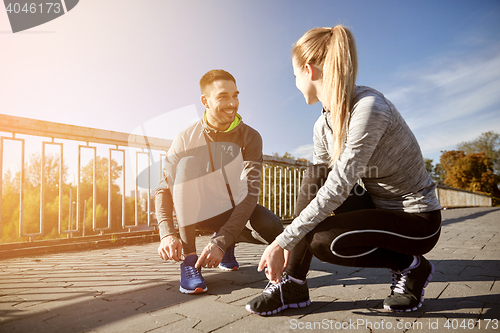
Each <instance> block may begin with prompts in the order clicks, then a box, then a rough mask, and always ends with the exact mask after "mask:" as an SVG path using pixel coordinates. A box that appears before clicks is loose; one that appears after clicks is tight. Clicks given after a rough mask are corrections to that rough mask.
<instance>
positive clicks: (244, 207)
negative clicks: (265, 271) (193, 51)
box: [155, 69, 283, 294]
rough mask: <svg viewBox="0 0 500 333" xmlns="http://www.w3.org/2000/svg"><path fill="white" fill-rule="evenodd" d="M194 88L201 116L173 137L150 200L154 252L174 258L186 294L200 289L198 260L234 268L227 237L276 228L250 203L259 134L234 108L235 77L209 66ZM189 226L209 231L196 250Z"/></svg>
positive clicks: (252, 237) (259, 238)
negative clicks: (157, 242) (156, 225)
mask: <svg viewBox="0 0 500 333" xmlns="http://www.w3.org/2000/svg"><path fill="white" fill-rule="evenodd" d="M200 89H201V94H202V95H201V103H202V104H203V106H204V107H205V113H204V116H203V118H202V119H200V120H199V121H197V122H196V123H194V124H192V125H190V126H189V127H187V128H186V129H184V130H182V131H181V132H180V133H179V134H177V136H176V137H175V139H174V141H173V143H172V146H171V147H170V149H169V151H168V154H167V157H166V159H165V167H164V169H163V179H162V181H161V182H160V186H159V188H158V189H157V190H156V199H155V200H156V215H157V218H158V223H159V230H160V239H161V242H160V245H159V247H158V253H159V255H160V256H161V257H162V258H163V259H164V260H175V261H181V260H182V263H181V280H180V288H179V290H180V291H181V292H183V293H188V294H195V293H201V292H205V291H207V286H206V283H205V280H204V279H203V277H202V275H201V267H206V268H214V267H219V268H221V269H222V270H226V271H232V270H237V269H238V268H239V265H238V262H237V261H236V258H235V255H234V247H235V243H237V242H241V241H244V242H250V243H264V244H269V243H271V242H272V241H273V240H274V239H275V238H276V236H277V235H279V234H280V233H281V232H282V231H283V225H282V223H281V220H280V219H279V218H278V217H277V216H276V215H274V214H273V213H272V212H271V211H269V210H268V209H266V208H265V207H263V206H261V205H258V204H257V199H258V196H259V188H260V176H261V172H262V138H261V136H260V134H259V133H258V132H257V131H256V130H254V129H253V128H251V127H250V126H248V125H246V124H244V123H243V121H242V117H241V116H240V115H239V114H238V107H239V100H238V95H239V91H238V89H237V87H236V80H235V79H234V77H233V76H232V75H231V74H230V73H228V72H226V71H224V70H220V69H219V70H211V71H209V72H207V73H206V74H205V75H203V77H202V78H201V80H200ZM174 206H175V211H176V214H177V222H178V226H179V233H178V234H177V231H176V229H175V228H174V223H173V218H172V215H173V214H172V212H173V207H174ZM196 229H201V230H208V231H213V232H215V233H214V236H213V237H212V239H211V240H210V242H209V243H208V244H207V245H206V246H205V248H204V249H203V251H202V253H201V255H200V256H199V257H198V256H197V253H196V243H195V241H196Z"/></svg>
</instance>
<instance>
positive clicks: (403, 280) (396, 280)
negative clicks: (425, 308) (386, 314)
mask: <svg viewBox="0 0 500 333" xmlns="http://www.w3.org/2000/svg"><path fill="white" fill-rule="evenodd" d="M417 258H418V262H417V265H416V266H414V267H409V268H407V269H404V270H402V271H391V273H392V286H391V294H390V295H389V296H388V297H387V298H386V299H385V300H384V309H386V310H390V311H395V312H410V311H415V310H417V309H418V308H419V307H421V306H422V303H423V302H424V288H425V287H427V285H428V284H429V282H430V281H431V280H432V275H433V274H434V265H432V263H431V262H430V261H428V260H427V259H425V258H424V257H423V256H419V257H417Z"/></svg>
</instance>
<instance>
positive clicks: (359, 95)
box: [353, 86, 386, 104]
mask: <svg viewBox="0 0 500 333" xmlns="http://www.w3.org/2000/svg"><path fill="white" fill-rule="evenodd" d="M364 98H375V99H376V100H378V101H380V102H382V101H383V102H385V101H386V98H385V96H384V94H382V93H381V92H380V91H378V90H376V89H373V88H371V87H366V86H356V87H355V88H354V98H353V100H354V104H356V103H357V102H358V101H360V100H362V99H364Z"/></svg>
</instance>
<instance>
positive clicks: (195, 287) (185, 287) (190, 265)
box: [179, 254, 207, 294]
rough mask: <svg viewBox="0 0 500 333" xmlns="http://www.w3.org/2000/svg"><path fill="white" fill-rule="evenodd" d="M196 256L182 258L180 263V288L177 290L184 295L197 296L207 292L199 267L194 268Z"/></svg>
mask: <svg viewBox="0 0 500 333" xmlns="http://www.w3.org/2000/svg"><path fill="white" fill-rule="evenodd" d="M197 260H198V256H197V255H196V254H192V255H189V256H187V257H186V258H184V261H183V262H182V263H181V286H180V287H179V290H180V292H181V293H184V294H198V293H203V292H205V291H207V284H206V283H205V279H204V278H203V276H201V267H200V269H197V268H196V267H194V265H195V264H196V261H197Z"/></svg>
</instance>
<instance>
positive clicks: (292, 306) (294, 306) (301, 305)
mask: <svg viewBox="0 0 500 333" xmlns="http://www.w3.org/2000/svg"><path fill="white" fill-rule="evenodd" d="M310 304H311V300H310V299H308V300H307V301H305V302H300V303H291V304H285V305H282V306H280V307H279V308H277V309H274V310H273V311H265V312H257V311H253V310H252V309H251V308H250V305H248V304H247V305H246V306H245V309H246V310H247V311H248V312H251V313H255V314H258V315H261V316H271V315H274V314H277V313H279V312H281V311H283V310H286V309H288V308H290V309H298V308H305V307H306V306H309V305H310Z"/></svg>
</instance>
